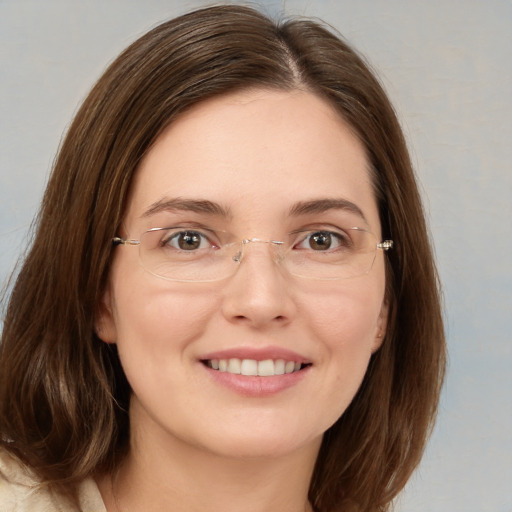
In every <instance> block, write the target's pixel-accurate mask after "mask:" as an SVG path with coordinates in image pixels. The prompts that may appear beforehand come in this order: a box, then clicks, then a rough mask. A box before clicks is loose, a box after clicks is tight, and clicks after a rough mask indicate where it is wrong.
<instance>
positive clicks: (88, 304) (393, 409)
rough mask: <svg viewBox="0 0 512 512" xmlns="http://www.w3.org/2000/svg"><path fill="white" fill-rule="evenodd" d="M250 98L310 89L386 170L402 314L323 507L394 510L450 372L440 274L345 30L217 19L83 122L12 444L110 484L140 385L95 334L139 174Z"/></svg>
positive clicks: (232, 11)
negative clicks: (158, 150)
mask: <svg viewBox="0 0 512 512" xmlns="http://www.w3.org/2000/svg"><path fill="white" fill-rule="evenodd" d="M243 88H266V89H268V88H273V89H276V88H277V89H280V90H292V89H297V88H301V89H305V90H309V91H312V92H314V93H316V94H318V95H319V96H321V97H323V98H324V99H326V100H327V101H328V102H330V103H331V104H332V105H333V106H334V107H335V108H336V109H337V111H338V112H339V113H340V114H341V116H342V117H343V118H344V119H345V120H346V122H347V123H348V124H349V125H350V126H351V127H352V129H353V131H354V133H356V134H357V136H358V137H359V138H360V140H361V141H362V143H363V144H364V146H365V148H366V150H367V154H368V158H369V161H370V162H371V165H372V167H373V174H374V182H375V190H376V197H377V200H378V202H379V208H380V216H381V223H382V227H383V232H384V234H385V235H386V236H387V235H390V236H392V237H393V239H394V241H395V248H394V249H393V250H392V251H390V252H389V258H388V259H387V262H388V263H387V267H388V268H387V296H388V301H389V304H390V318H389V323H388V330H387V335H386V339H385V341H384V343H383V345H382V347H381V349H380V350H379V351H378V352H377V353H376V354H374V356H373V357H372V360H371V362H370V365H369V368H368V371H367V374H366V376H365V379H364V382H363V384H362V386H361V388H360V390H359V391H358V393H357V395H356V397H355V398H354V400H353V402H352V403H351V405H350V406H349V408H348V410H347V411H346V412H345V413H344V414H343V416H342V417H341V418H340V419H339V420H338V421H337V422H336V424H335V425H334V426H333V427H332V428H331V429H329V431H328V432H327V433H326V434H325V436H324V441H323V445H322V447H321V450H320V454H319V457H318V460H317V464H316V468H315V472H314V476H313V479H312V482H311V487H310V500H311V502H312V504H313V506H314V507H315V509H316V510H317V511H319V512H320V511H321V512H331V511H337V510H341V509H343V510H345V511H349V510H358V511H378V510H379V511H384V510H388V508H389V503H390V501H391V500H392V498H393V497H394V496H396V494H397V493H398V492H399V491H400V490H401V489H402V487H403V486H404V484H405V482H406V481H407V479H408V478H409V476H410V475H411V473H412V471H413V470H414V468H415V467H416V465H417V464H418V462H419V460H420V458H421V455H422V452H423V449H424V446H425V442H426V439H427V437H428V435H429V433H430V429H431V427H432V424H433V420H434V417H435V413H436V408H437V403H438V399H439V393H440V387H441V383H442V378H443V373H444V363H445V360H444V358H445V353H444V350H445V348H444V333H443V323H442V315H441V307H440V297H439V285H438V278H437V274H436V270H435V266H434V262H433V257H432V250H431V246H430V242H429V238H428V234H427V230H426V226H425V220H424V214H423V210H422V206H421V200H420V196H419V193H418V189H417V185H416V180H415V177H414V174H413V171H412V168H411V163H410V160H409V156H408V152H407V148H406V145H405V142H404V138H403V135H402V132H401V129H400V127H399V124H398V122H397V119H396V116H395V113H394V111H393V108H392V107H391V105H390V103H389V101H388V99H387V97H386V95H385V93H384V91H383V90H382V87H381V86H380V85H379V83H378V81H377V80H376V79H375V77H374V76H373V74H372V73H371V71H369V69H368V66H367V65H366V64H365V63H364V61H363V59H362V58H361V57H359V56H358V55H357V54H356V53H355V52H354V51H353V50H352V49H351V48H350V47H349V46H348V45H347V44H346V43H345V42H343V40H342V39H341V38H340V37H338V36H336V35H334V34H333V32H332V31H331V30H330V29H327V28H326V27H324V26H322V25H320V24H319V23H317V22H313V21H308V20H302V19H291V20H288V21H283V22H282V23H275V22H273V21H271V20H269V19H268V18H267V17H265V16H263V15H262V14H260V13H258V12H257V11H255V10H253V9H251V8H247V7H241V6H217V7H211V8H206V9H201V10H198V11H195V12H192V13H190V14H187V15H184V16H181V17H179V18H176V19H174V20H171V21H169V22H166V23H163V24H162V25H160V26H158V27H156V28H155V29H153V30H151V31H150V32H149V33H147V34H146V35H144V36H143V37H141V38H140V39H139V40H137V41H136V42H135V43H133V44H132V45H131V46H130V47H129V48H128V49H127V50H125V51H124V52H123V53H122V54H121V55H120V56H119V57H118V58H117V59H116V60H115V61H114V62H113V63H112V64H111V65H110V67H109V68H108V69H107V71H106V72H105V73H104V75H103V76H102V77H101V78H100V80H99V81H98V83H97V84H96V86H95V87H94V88H93V90H92V91H91V93H90V94H89V96H88V97H87V99H86V100H85V102H84V104H83V106H82V107H81V109H80V110H79V111H78V113H77V115H76V117H75V119H74V121H73V123H72V124H71V126H70V128H69V131H68V133H67V136H66V138H65V139H64V141H63V143H62V147H61V149H60V153H59V155H58V158H57V159H56V162H55V167H54V171H53V173H52V175H51V178H50V181H49V183H48V187H47V190H46V193H45V195H44V199H43V202H42V207H41V211H40V214H39V219H38V224H37V230H36V232H35V236H34V240H33V243H32V247H31V249H30V251H29V252H28V255H27V257H26V260H25V262H24V264H23V266H22V268H21V271H20V273H19V276H18V277H17V281H16V283H15V286H14V288H13V292H12V294H11V297H10V302H9V305H8V309H7V313H6V317H5V322H4V328H3V333H2V345H1V353H0V436H1V440H0V443H1V444H2V445H3V446H4V448H5V449H7V450H9V451H10V452H11V453H14V454H15V455H16V456H17V457H19V458H20V459H21V460H22V461H24V462H25V463H26V464H28V465H29V466H30V467H32V468H33V469H34V470H35V471H36V472H37V474H38V475H39V476H40V477H41V478H42V479H43V481H46V482H50V483H51V484H52V485H55V486H60V488H63V489H67V490H68V491H69V490H72V489H74V488H75V486H76V484H77V483H78V482H79V481H80V480H81V479H83V478H84V477H86V476H88V475H91V474H93V473H94V472H96V471H99V470H103V471H104V470H111V469H112V468H113V467H115V465H116V464H117V463H118V461H119V458H120V457H121V456H122V453H123V450H125V449H126V445H127V438H128V428H129V426H128V415H127V407H128V401H129V394H130V390H129V386H128V384H127V382H126V379H125V377H124V374H123V371H122V369H121V366H120V363H119V360H118V357H117V354H116V350H115V348H112V347H111V346H110V345H108V344H106V343H103V342H101V341H100V340H99V339H98V337H97V336H96V335H95V332H94V320H95V314H96V312H97V307H98V304H99V302H100V298H101V296H102V292H103V290H104V287H105V284H106V282H107V277H108V273H109V265H110V261H111V257H112V247H111V242H110V241H111V239H112V237H113V236H115V235H116V233H117V231H118V228H119V227H120V224H121V221H122V216H123V212H124V209H125V206H126V201H127V193H128V189H129V186H130V183H131V180H132V178H133V175H134V172H135V171H136V169H137V166H138V164H139V162H140V161H141V159H142V158H143V156H144V155H145V154H146V153H147V151H148V150H149V148H150V147H151V145H152V144H153V143H154V141H155V139H156V138H157V137H158V136H159V134H160V133H162V131H163V130H164V128H165V127H166V126H168V125H169V123H172V122H173V121H174V120H176V118H177V116H179V114H180V113H182V112H183V111H184V110H186V109H187V108H189V107H191V106H192V105H194V104H197V103H198V102H200V101H204V100H205V99H207V98H210V97H213V96H215V95H220V94H225V93H227V92H229V91H234V90H237V89H243Z"/></svg>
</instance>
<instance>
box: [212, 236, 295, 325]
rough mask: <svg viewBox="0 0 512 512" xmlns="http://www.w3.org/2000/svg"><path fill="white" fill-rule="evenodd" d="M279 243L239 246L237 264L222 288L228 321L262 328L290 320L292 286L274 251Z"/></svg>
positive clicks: (245, 241)
mask: <svg viewBox="0 0 512 512" xmlns="http://www.w3.org/2000/svg"><path fill="white" fill-rule="evenodd" d="M249 242H263V243H249ZM280 244H281V242H275V241H265V240H259V239H251V240H244V242H243V243H242V250H241V252H240V253H239V254H238V255H237V261H239V262H240V265H239V267H238V269H237V271H236V273H235V274H234V275H233V276H232V277H231V278H230V279H228V281H227V282H226V286H225V287H224V289H223V303H222V312H223V315H224V317H225V318H226V319H227V320H228V321H229V322H236V323H244V324H246V325H248V326H250V327H252V328H264V327H265V326H270V325H284V324H286V323H288V322H290V321H291V319H292V318H293V316H294V314H295V310H296V307H295V302H294V300H293V296H292V295H293V293H292V283H291V282H290V280H289V279H287V277H286V275H285V273H283V270H282V269H281V268H280V265H279V257H278V252H277V251H276V248H279V246H280Z"/></svg>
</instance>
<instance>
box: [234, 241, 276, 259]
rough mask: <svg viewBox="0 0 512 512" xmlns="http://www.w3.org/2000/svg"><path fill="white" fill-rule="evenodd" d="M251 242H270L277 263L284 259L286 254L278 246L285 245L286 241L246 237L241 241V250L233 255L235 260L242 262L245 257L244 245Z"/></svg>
mask: <svg viewBox="0 0 512 512" xmlns="http://www.w3.org/2000/svg"><path fill="white" fill-rule="evenodd" d="M251 243H261V244H269V245H270V247H271V248H272V249H271V251H272V258H273V260H274V261H275V262H276V263H280V262H281V261H283V259H284V255H283V254H282V252H281V251H279V250H277V248H278V247H280V246H283V245H284V242H282V241H280V240H260V239H259V238H246V239H244V240H242V241H241V243H240V244H241V245H240V249H239V251H238V252H237V253H236V254H235V255H234V256H233V261H234V262H236V263H241V262H242V259H243V257H244V247H245V246H246V245H249V244H251Z"/></svg>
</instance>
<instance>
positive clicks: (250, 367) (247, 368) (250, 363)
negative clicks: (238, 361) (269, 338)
mask: <svg viewBox="0 0 512 512" xmlns="http://www.w3.org/2000/svg"><path fill="white" fill-rule="evenodd" d="M241 370H242V371H241V374H242V375H258V361H255V360H254V359H243V360H242V367H241Z"/></svg>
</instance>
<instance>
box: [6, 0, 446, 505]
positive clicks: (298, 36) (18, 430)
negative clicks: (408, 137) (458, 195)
mask: <svg viewBox="0 0 512 512" xmlns="http://www.w3.org/2000/svg"><path fill="white" fill-rule="evenodd" d="M443 371H444V335H443V326H442V318H441V312H440V299H439V291H438V282H437V275H436V271H435V266H434V263H433V258H432V251H431V248H430V244H429V240H428V236H427V232H426V227H425V221H424V216H423V212H422V207H421V201H420V197H419V194H418V190H417V186H416V183H415V178H414V174H413V172H412V170H411V165H410V161H409V158H408V154H407V149H406V146H405V143H404V139H403V136H402V133H401V130H400V128H399V125H398V122H397V120H396V117H395V114H394V112H393V109H392V107H391V106H390V104H389V101H388V99H387V98H386V96H385V93H384V92H383V90H382V88H381V87H380V85H379V84H378V82H377V80H376V79H375V78H374V77H373V75H372V74H371V72H370V71H369V70H368V68H367V67H366V65H365V64H364V62H363V61H362V59H361V58H360V57H358V56H357V54H356V53H355V52H354V51H353V50H352V49H351V48H350V47H349V46H347V44H346V43H344V42H343V41H341V40H340V39H339V38H338V37H337V36H335V35H333V34H332V33H331V32H330V31H328V30H327V29H326V28H324V27H322V26H320V25H319V24H317V23H315V22H312V21H306V20H290V21H287V22H284V23H281V24H276V23H274V22H272V21H271V20H269V19H267V18H266V17H264V16H263V15H261V14H259V13H258V12H256V11H255V10H252V9H250V8H246V7H237V6H218V7H211V8H207V9H203V10H199V11H196V12H193V13H190V14H188V15H185V16H182V17H180V18H177V19H175V20H171V21H169V22H167V23H164V24H162V25H160V26H159V27H157V28H155V29H154V30H152V31H150V32H149V33H148V34H146V35H145V36H143V37H142V38H140V39H139V40H138V41H136V42H135V43H133V44H132V45H131V46H130V47H129V48H128V49H127V50H126V51H125V52H124V53H123V54H121V56H120V57H119V58H118V59H117V60H116V61H115V62H114V63H113V64H112V65H111V66H110V67H109V69H108V70H107V71H106V72H105V74H104V75H103V77H102V78H101V79H100V80H99V82H98V83H97V85H96V86H95V87H94V89H93V90H92V92H91V93H90V94H89V96H88V97H87V99H86V100H85V102H84V104H83V106H82V108H81V109H80V110H79V112H78V114H77V116H76V118H75V120H74V122H73V123H72V125H71V127H70V129H69V132H68V134H67V136H66V139H65V140H64V142H63V144H62V148H61V150H60V154H59V156H58V159H57V161H56V164H55V168H54V171H53V174H52V176H51V178H50V181H49V184H48V188H47V190H46V194H45V196H44V199H43V204H42V208H41V212H40V215H39V223H38V226H37V232H36V236H35V237H34V243H33V244H32V247H31V249H30V251H29V253H28V255H27V258H26V261H25V263H24V266H23V268H22V269H21V271H20V274H19V276H18V278H17V281H16V283H15V286H14V289H13V293H12V295H11V297H10V302H9V306H8V309H7V314H6V318H5V322H4V330H3V334H2V348H1V358H0V408H1V409H0V411H1V412H0V431H1V434H2V445H3V452H2V454H1V461H2V462H1V464H2V465H1V466H0V467H1V472H2V476H3V480H4V482H3V484H2V486H0V496H1V498H0V503H2V510H20V509H21V510H30V511H31V512H34V511H38V510H56V509H59V507H60V509H62V510H82V511H84V512H93V511H97V510H101V511H105V510H107V511H108V512H130V511H132V512H133V511H136V510H145V511H148V512H151V511H153V510H159V511H160V510H173V511H182V510H183V511H191V510H212V511H213V510H223V511H230V510H237V511H239V510H246V511H254V512H257V511H268V510H283V511H289V512H296V511H297V512H298V511H301V512H302V511H305V510H315V511H318V512H328V511H329V512H330V511H351V510H354V511H355V510H357V511H377V510H381V511H383V510H388V508H389V506H390V502H391V500H392V499H393V498H394V497H395V496H396V495H397V493H398V492H399V491H400V490H401V489H402V488H403V486H404V485H405V483H406V481H407V479H408V478H409V476H410V475H411V473H412V471H413V470H414V468H415V467H416V465H417V464H418V462H419V460H420V458H421V455H422V452H423V449H424V445H425V441H426V439H427V437H428V434H429V432H430V430H431V427H432V424H433V420H434V416H435V412H436V408H437V402H438V398H439V391H440V386H441V382H442V377H443ZM16 506H17V507H18V508H15V507H16ZM45 507H46V508H45Z"/></svg>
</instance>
